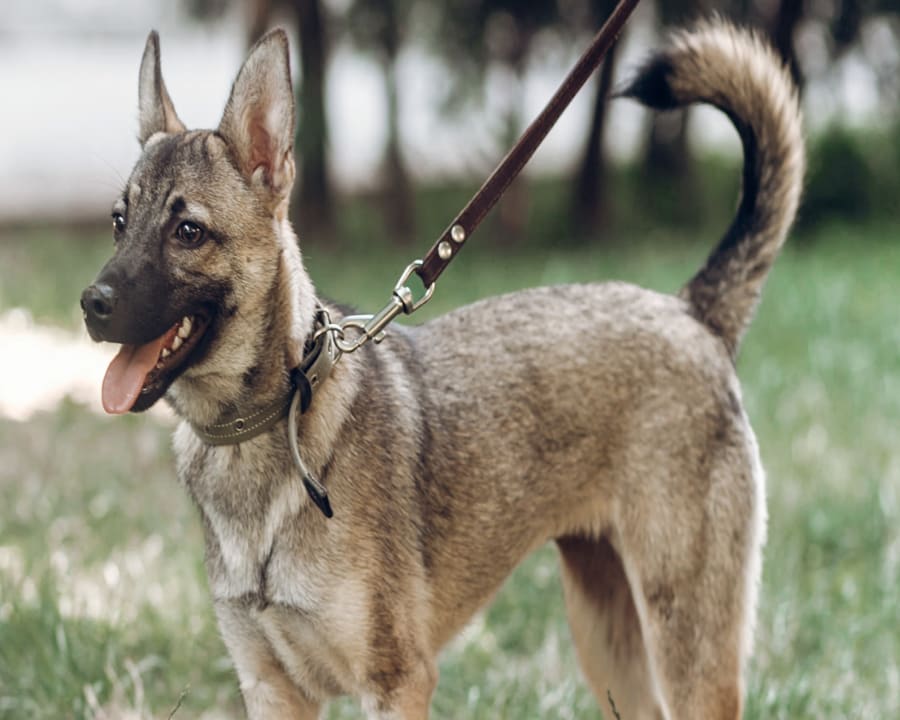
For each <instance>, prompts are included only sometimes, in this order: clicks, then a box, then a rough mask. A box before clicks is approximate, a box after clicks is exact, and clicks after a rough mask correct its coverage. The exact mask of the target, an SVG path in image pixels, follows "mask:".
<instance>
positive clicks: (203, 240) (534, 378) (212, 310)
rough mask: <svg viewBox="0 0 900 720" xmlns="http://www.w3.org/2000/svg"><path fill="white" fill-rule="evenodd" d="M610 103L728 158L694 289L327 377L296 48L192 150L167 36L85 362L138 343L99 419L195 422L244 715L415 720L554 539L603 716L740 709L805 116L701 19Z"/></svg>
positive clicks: (186, 447)
mask: <svg viewBox="0 0 900 720" xmlns="http://www.w3.org/2000/svg"><path fill="white" fill-rule="evenodd" d="M621 94H623V95H625V96H628V97H632V98H636V99H637V100H639V101H640V102H642V103H643V104H645V105H647V106H650V107H652V108H657V109H663V110H664V109H668V108H674V107H680V106H683V105H686V104H689V103H694V102H705V103H708V104H711V105H713V106H715V107H717V108H719V109H720V110H722V111H723V112H724V113H725V114H726V115H727V116H728V117H729V118H730V119H731V120H732V121H733V123H734V125H735V127H736V129H737V131H738V134H739V136H740V139H741V141H742V145H743V150H744V166H743V188H742V194H741V200H740V204H739V206H738V208H737V211H736V215H735V217H734V219H733V222H732V223H731V225H730V227H729V228H728V229H727V231H726V232H725V233H724V235H723V237H722V239H721V240H720V241H719V243H718V245H717V246H716V248H715V250H714V251H713V252H712V254H711V255H710V257H709V259H708V260H707V261H706V263H705V265H704V266H703V267H702V268H701V269H700V270H699V271H698V273H697V274H696V275H695V276H694V277H693V279H691V280H690V281H689V282H688V283H687V285H685V287H684V289H683V290H682V291H681V292H680V293H679V294H677V295H674V296H670V295H663V294H659V293H656V292H652V291H650V290H645V289H641V288H638V287H634V286H632V285H628V284H625V283H619V282H613V283H605V284H586V285H573V286H562V287H552V288H538V289H530V290H525V291H521V292H516V293H513V294H509V295H504V296H501V297H495V298H490V299H487V300H484V301H481V302H477V303H475V304H473V305H470V306H467V307H464V308H461V309H458V310H455V311H453V312H450V313H448V314H446V315H444V316H441V317H439V318H437V319H434V320H431V321H429V322H427V323H425V324H423V325H421V326H416V327H393V328H392V329H391V330H390V333H389V335H388V336H387V339H386V341H385V342H383V343H381V344H374V343H368V344H366V345H364V346H363V347H362V348H361V349H359V350H358V351H357V352H352V353H351V352H346V353H344V354H343V355H342V356H340V361H339V362H334V361H335V360H336V359H337V357H336V356H337V355H338V354H339V353H336V352H335V347H334V341H335V340H334V339H335V337H336V331H335V325H336V324H338V323H339V322H340V320H341V319H342V318H344V317H345V316H346V311H345V310H342V308H341V307H340V306H337V305H335V304H333V303H331V302H329V301H326V300H324V299H322V298H320V297H319V296H317V294H316V291H315V289H314V287H313V283H312V281H311V279H310V277H309V275H308V274H307V272H306V271H305V269H304V265H303V262H302V259H301V250H300V247H299V245H298V242H297V238H296V236H295V234H294V232H293V230H292V228H291V225H290V223H289V220H288V200H289V197H290V194H291V187H292V184H293V181H294V176H295V166H294V156H293V139H294V100H293V93H292V89H291V78H290V70H289V56H288V43H287V38H286V36H285V34H284V32H282V31H278V30H276V31H273V32H271V33H270V34H268V35H266V36H265V37H264V38H263V39H261V40H260V41H259V42H258V43H257V44H256V45H255V46H254V47H253V49H252V50H251V51H250V53H249V56H248V58H247V60H246V62H245V63H244V65H243V66H242V68H241V70H240V72H239V74H238V75H237V78H236V80H235V82H234V85H233V88H232V91H231V96H230V98H229V100H228V103H227V106H226V108H225V111H224V114H223V117H222V120H221V123H220V124H219V127H218V128H217V129H215V130H195V131H188V130H187V129H186V128H185V126H184V125H183V124H182V122H181V120H180V119H179V118H178V115H177V114H176V112H175V109H174V106H173V104H172V101H171V99H170V97H169V94H168V92H167V90H166V87H165V84H164V83H163V78H162V75H161V72H160V55H159V41H158V37H157V35H156V34H155V33H151V35H150V37H149V39H148V41H147V45H146V49H145V51H144V55H143V60H142V63H141V68H140V76H139V106H140V107H139V140H140V143H141V146H142V154H141V156H140V158H139V160H138V161H137V164H136V165H135V167H134V170H133V172H132V173H131V176H130V177H129V179H128V181H127V183H126V185H125V188H124V189H123V192H122V195H121V197H120V198H119V199H118V200H117V201H116V203H115V205H114V206H113V215H112V217H113V226H114V229H113V232H114V237H115V252H114V255H113V257H112V258H111V259H110V260H109V262H108V263H107V264H106V265H105V266H104V267H103V268H102V270H101V271H100V273H99V275H98V277H97V279H96V281H95V282H94V283H93V284H92V285H91V286H90V287H89V288H87V290H85V291H84V293H83V295H82V306H83V308H84V315H85V320H86V324H87V327H88V329H89V332H90V334H91V336H92V337H93V338H94V339H95V340H98V341H107V342H115V343H120V344H121V345H122V347H121V349H120V350H119V353H118V355H117V356H116V357H115V359H114V360H113V361H112V362H111V364H110V366H109V369H108V371H107V374H106V377H105V378H104V382H103V391H102V393H103V404H104V407H105V408H106V410H107V411H108V412H110V413H125V412H128V411H132V412H137V411H142V410H145V409H146V408H148V407H150V406H151V405H153V403H154V402H156V401H157V400H158V399H159V398H161V397H163V396H165V398H166V400H167V401H168V403H169V404H170V405H171V406H172V408H173V409H174V411H175V413H176V414H177V415H178V416H179V417H180V418H181V423H180V425H179V427H178V428H177V430H176V431H175V435H174V447H175V454H176V458H177V472H178V477H179V480H180V483H181V484H182V485H183V486H184V487H185V488H186V490H187V492H188V493H189V495H190V496H191V498H192V499H193V502H194V503H195V504H196V506H197V508H198V510H199V515H200V518H201V520H202V525H203V529H204V533H205V544H206V565H207V569H208V576H209V586H210V591H211V594H212V598H213V602H214V606H215V612H216V616H217V620H218V624H219V627H220V630H221V633H222V636H223V638H224V641H225V644H226V645H227V648H228V651H229V653H230V655H231V658H232V660H233V663H234V667H235V669H236V672H237V677H238V679H239V682H240V688H241V692H242V696H243V700H244V704H245V708H246V712H247V715H248V716H249V717H250V718H253V719H260V718H265V719H266V720H272V719H274V718H314V717H317V716H318V714H319V712H320V709H321V708H322V707H323V706H324V704H325V703H326V702H327V701H328V700H329V699H330V698H332V697H334V696H336V695H350V696H354V697H356V698H357V699H358V700H359V702H360V703H361V705H362V707H363V710H364V712H365V713H366V715H367V716H368V717H369V718H425V717H427V715H428V712H429V704H430V698H431V695H432V692H433V690H434V689H435V686H436V683H437V679H438V670H437V662H436V657H437V655H438V653H439V651H440V649H441V647H442V646H444V645H445V644H446V643H447V641H448V640H449V639H451V638H452V637H453V636H454V635H455V634H456V633H457V632H459V630H460V629H461V628H462V627H463V626H464V625H465V624H466V623H467V622H468V621H469V620H470V618H471V617H472V616H473V614H474V613H476V612H477V611H478V610H479V609H480V608H482V607H484V606H485V604H486V603H487V602H488V601H489V600H490V598H491V597H492V595H493V594H494V593H495V592H496V591H497V589H498V588H499V587H500V585H501V584H502V582H503V581H504V579H505V578H506V577H507V576H508V574H509V573H510V572H511V571H512V569H513V568H514V567H515V566H516V565H517V564H518V563H519V562H520V561H521V559H522V558H523V557H525V556H526V555H528V554H529V553H530V552H531V551H532V550H534V549H535V548H537V547H539V546H542V545H543V544H545V543H547V542H548V541H552V542H554V543H555V544H556V546H557V547H558V550H559V555H560V563H561V575H562V581H563V591H564V596H565V602H566V608H567V613H568V618H569V622H570V625H571V629H572V635H573V640H574V645H575V649H576V654H577V657H578V659H579V664H580V667H581V668H582V670H583V673H584V675H585V677H586V679H587V681H588V683H589V684H590V686H591V688H592V690H593V692H594V693H595V695H596V696H597V698H598V701H600V700H602V701H604V702H605V699H606V694H607V692H609V693H610V694H611V695H612V697H614V698H615V703H616V706H617V708H618V710H619V712H620V713H621V716H622V717H624V718H629V720H631V719H633V718H737V717H740V716H741V714H742V707H743V692H744V685H743V679H742V673H743V670H744V667H745V664H746V661H747V658H748V655H749V653H750V651H751V641H752V636H753V624H754V614H755V605H756V598H757V592H758V584H759V579H760V566H761V548H762V545H763V543H764V536H765V498H764V476H763V471H762V469H761V464H760V460H759V453H758V449H757V443H756V441H755V438H754V435H753V432H752V430H751V428H750V425H749V422H748V419H747V416H746V413H745V412H744V410H743V408H742V405H741V390H740V387H739V384H738V379H737V376H736V371H735V357H736V354H737V351H738V347H739V344H740V341H741V338H742V335H743V334H744V332H745V329H746V327H747V325H748V323H749V322H750V320H751V317H752V315H753V314H754V310H755V307H756V305H757V303H758V300H759V297H760V292H761V289H762V287H763V284H764V280H765V278H766V274H767V273H768V271H769V269H770V267H771V266H772V263H773V261H774V260H775V257H776V255H777V254H778V251H779V249H780V247H781V246H782V243H783V242H784V240H785V238H786V235H787V233H788V231H789V228H790V225H791V223H792V222H793V218H794V216H795V214H796V210H797V205H798V202H799V197H800V193H801V186H802V180H803V174H804V162H805V161H804V149H803V137H802V127H801V116H800V110H799V106H798V98H797V92H796V89H795V87H794V85H793V83H792V81H791V79H790V76H789V74H788V72H787V71H786V70H785V68H784V66H783V63H782V62H781V61H780V60H779V59H778V57H777V55H776V54H775V52H774V51H773V50H772V49H771V48H770V47H769V46H768V45H767V44H766V43H765V42H764V41H762V40H761V39H760V38H759V37H758V36H756V35H754V34H752V33H749V32H746V31H743V30H739V29H736V28H735V27H734V26H732V25H730V24H728V23H727V22H726V21H723V20H712V21H705V22H701V23H699V24H698V25H696V26H695V27H693V28H692V29H690V30H686V31H680V32H678V33H676V34H675V35H674V36H673V38H672V40H671V42H670V43H669V44H668V45H667V46H665V47H664V48H663V49H662V50H660V51H658V52H657V53H656V54H655V55H653V56H652V57H651V58H650V59H649V60H648V61H647V62H646V63H645V64H644V65H643V66H642V67H641V68H640V70H639V71H638V72H637V73H636V75H635V77H634V78H633V79H632V81H631V82H629V83H628V84H627V85H626V87H625V88H624V90H623V92H622V93H621ZM323 318H324V319H323ZM316 348H318V349H317V350H316ZM314 351H315V352H316V353H317V354H318V355H321V353H325V354H326V355H327V356H328V361H327V362H325V363H319V364H317V365H316V367H317V368H319V370H321V371H322V372H321V377H319V376H317V377H314V378H312V379H313V380H315V383H311V382H309V380H310V378H309V367H310V360H309V358H310V354H311V353H313V352H314ZM323 357H324V356H323ZM317 363H318V360H317ZM298 367H299V368H303V369H305V373H306V374H303V373H301V377H300V379H298V375H297V371H296V369H297V368H298ZM313 384H315V385H316V387H315V388H312V385H313ZM300 385H302V386H303V388H302V389H304V392H303V393H302V395H303V399H302V407H301V408H300V409H301V410H303V412H300V413H299V415H294V414H291V415H289V416H288V417H287V418H286V417H285V415H286V411H285V407H284V406H285V403H286V398H288V399H290V400H291V405H294V404H295V401H296V398H297V397H300V390H299V389H298V388H299V387H300ZM312 389H314V392H312V394H311V390H312ZM292 412H293V411H292ZM235 418H237V419H235ZM251 425H252V427H250V428H249V429H250V430H254V434H253V435H252V436H251V435H248V434H247V433H248V426H251ZM289 429H290V430H289ZM290 431H293V433H294V436H293V439H294V440H295V441H296V443H295V444H296V447H297V459H296V460H295V459H294V457H293V454H292V450H291V438H289V434H290ZM217 433H218V434H217ZM320 510H321V511H320ZM332 514H333V517H328V515H332Z"/></svg>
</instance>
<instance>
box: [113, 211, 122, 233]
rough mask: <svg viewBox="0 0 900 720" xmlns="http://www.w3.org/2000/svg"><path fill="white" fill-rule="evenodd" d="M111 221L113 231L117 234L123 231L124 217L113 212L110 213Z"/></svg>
mask: <svg viewBox="0 0 900 720" xmlns="http://www.w3.org/2000/svg"><path fill="white" fill-rule="evenodd" d="M112 221H113V233H115V234H116V235H119V234H120V233H123V232H125V218H124V217H123V216H122V214H121V213H113V215H112Z"/></svg>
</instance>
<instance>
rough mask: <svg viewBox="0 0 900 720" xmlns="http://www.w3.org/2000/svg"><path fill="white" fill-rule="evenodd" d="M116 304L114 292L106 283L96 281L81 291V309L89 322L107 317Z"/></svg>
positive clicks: (103, 319)
mask: <svg viewBox="0 0 900 720" xmlns="http://www.w3.org/2000/svg"><path fill="white" fill-rule="evenodd" d="M115 306H116V293H115V291H114V290H113V289H112V287H110V286H109V285H107V284H106V283H96V284H95V285H91V286H90V287H89V288H88V289H87V290H85V291H84V292H83V293H81V309H82V310H83V311H84V317H85V319H86V320H88V321H89V322H103V321H105V320H108V319H109V316H110V315H112V313H113V310H114V309H115Z"/></svg>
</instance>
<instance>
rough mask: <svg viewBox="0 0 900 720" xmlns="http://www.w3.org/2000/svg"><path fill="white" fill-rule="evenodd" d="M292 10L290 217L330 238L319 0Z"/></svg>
mask: <svg viewBox="0 0 900 720" xmlns="http://www.w3.org/2000/svg"><path fill="white" fill-rule="evenodd" d="M294 9H295V11H296V13H297V23H298V29H299V33H300V64H301V78H300V84H299V86H298V89H297V98H298V110H299V122H298V124H297V135H296V154H297V156H298V160H299V164H300V177H299V178H298V180H299V182H298V183H297V184H296V185H295V186H294V198H293V200H294V203H293V209H294V212H293V215H294V220H295V223H296V225H297V226H298V228H299V229H300V232H301V234H305V233H310V234H313V233H314V234H324V235H326V236H330V235H333V233H334V229H335V228H334V205H333V199H332V188H331V182H330V179H329V175H328V124H327V120H326V117H325V61H326V54H327V50H326V42H325V22H324V16H323V10H322V4H321V0H295V2H294Z"/></svg>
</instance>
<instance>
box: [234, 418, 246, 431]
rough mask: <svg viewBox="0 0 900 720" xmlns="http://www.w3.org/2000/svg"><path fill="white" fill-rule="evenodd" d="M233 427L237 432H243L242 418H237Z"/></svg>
mask: <svg viewBox="0 0 900 720" xmlns="http://www.w3.org/2000/svg"><path fill="white" fill-rule="evenodd" d="M234 427H235V429H237V430H243V429H244V418H238V419H237V420H235V421H234Z"/></svg>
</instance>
